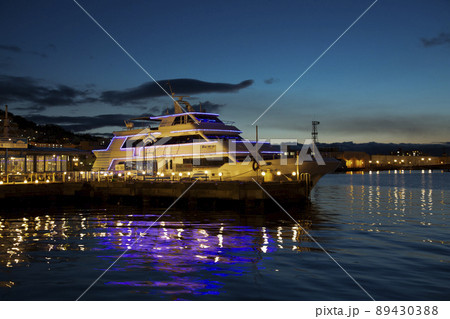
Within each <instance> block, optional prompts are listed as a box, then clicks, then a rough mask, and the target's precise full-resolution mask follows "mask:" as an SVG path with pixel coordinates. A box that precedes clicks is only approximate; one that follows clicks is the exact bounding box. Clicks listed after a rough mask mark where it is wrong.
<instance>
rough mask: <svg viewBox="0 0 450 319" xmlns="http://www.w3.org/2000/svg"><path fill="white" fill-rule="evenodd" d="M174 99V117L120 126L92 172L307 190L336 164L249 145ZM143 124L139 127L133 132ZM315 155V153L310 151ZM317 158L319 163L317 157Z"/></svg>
mask: <svg viewBox="0 0 450 319" xmlns="http://www.w3.org/2000/svg"><path fill="white" fill-rule="evenodd" d="M185 97H186V96H173V98H177V100H175V99H174V113H173V114H166V115H162V116H153V117H141V118H134V119H130V120H126V121H125V126H126V128H125V129H124V130H122V131H116V132H113V134H114V136H113V138H112V139H111V142H110V143H109V145H108V147H107V148H106V149H103V150H95V151H94V154H95V156H96V160H95V163H94V166H93V169H92V170H93V171H98V172H105V173H109V174H111V173H112V174H120V175H124V174H127V175H132V176H135V177H136V176H144V177H146V178H150V179H151V178H158V179H172V180H185V179H203V180H217V181H251V180H252V179H255V180H258V181H264V182H271V181H278V182H283V181H296V180H308V181H309V182H310V183H311V186H314V184H315V183H317V181H318V180H319V179H320V177H322V176H323V175H325V174H327V173H329V172H332V171H334V170H335V169H336V168H337V166H338V164H339V162H338V161H337V160H335V159H331V158H323V161H322V162H321V163H318V162H320V161H316V159H315V158H314V155H312V156H311V155H308V156H307V159H309V160H304V161H299V153H300V152H288V151H282V150H281V148H280V146H279V145H271V144H270V143H268V142H266V141H249V140H246V139H243V138H242V137H241V133H242V132H241V131H240V130H239V129H238V128H237V127H236V126H234V123H233V122H228V121H222V120H221V119H220V118H219V114H216V113H208V112H205V111H202V110H199V111H195V110H194V108H193V107H192V106H191V104H190V103H189V102H188V101H186V100H183V98H185ZM139 123H141V124H142V123H143V124H144V125H143V126H142V127H139V128H138V127H136V126H137V125H138V124H139ZM313 153H314V152H313ZM321 159H322V158H321Z"/></svg>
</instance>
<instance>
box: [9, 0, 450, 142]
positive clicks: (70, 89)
mask: <svg viewBox="0 0 450 319" xmlns="http://www.w3.org/2000/svg"><path fill="white" fill-rule="evenodd" d="M372 2H373V1H366V0H353V1H344V0H343V1H336V0H328V1H325V0H323V1H321V0H315V1H313V0H302V1H300V0H297V1H194V2H192V1H166V2H162V1H111V0H108V1H106V0H102V1H100V0H99V1H86V0H79V3H80V4H81V5H82V6H83V7H84V8H85V9H86V10H87V11H89V12H90V13H91V14H92V16H93V17H95V18H96V19H97V20H98V22H99V23H100V24H101V25H103V27H104V28H105V29H106V30H107V31H108V32H110V34H111V35H112V36H113V37H115V38H116V40H117V41H118V42H119V43H120V44H122V46H123V47H124V48H125V49H126V50H128V52H129V53H130V54H131V55H132V56H134V58H135V59H136V60H137V61H138V62H139V63H140V64H141V65H142V66H143V67H144V68H145V69H146V70H147V71H148V72H149V73H150V74H151V75H152V76H153V77H154V78H155V79H157V80H167V79H191V80H189V81H186V80H178V81H175V80H173V83H176V85H174V90H175V91H176V92H177V93H178V92H179V93H190V95H191V96H192V99H191V102H192V104H198V103H199V102H202V104H203V105H204V106H207V108H208V107H209V110H211V111H218V112H219V113H221V114H222V118H223V119H226V120H234V121H236V125H237V126H238V127H239V128H241V129H242V130H243V131H244V132H245V133H244V134H243V135H244V136H246V137H249V138H253V137H254V127H253V126H252V125H251V123H253V121H255V120H256V118H257V117H258V116H259V115H260V114H261V113H262V112H263V111H264V110H265V109H266V108H267V107H268V106H269V105H270V104H271V103H272V102H273V101H274V100H275V99H276V98H277V97H278V96H279V95H280V94H281V93H282V92H283V91H284V90H285V89H286V88H287V87H288V86H289V85H290V84H291V83H292V82H293V81H294V80H295V79H296V78H297V77H298V76H299V75H300V74H301V73H302V72H303V71H304V70H305V69H306V68H307V67H308V66H309V65H310V64H311V63H312V62H313V61H314V60H315V59H316V58H317V57H318V56H319V55H320V54H321V53H322V52H323V51H324V50H325V49H326V48H327V47H328V46H329V45H330V44H331V43H332V42H333V41H334V40H335V39H336V38H337V37H338V36H339V35H340V34H341V33H342V32H343V31H344V30H345V29H346V28H347V27H348V26H349V25H350V24H351V23H352V22H353V21H354V20H355V19H356V18H357V17H358V16H359V15H360V14H361V13H362V12H363V11H364V10H365V9H366V8H367V7H368V6H369V5H370V4H371V3H372ZM0 6H1V7H0V8H1V10H0V28H1V29H0V30H1V31H0V32H1V38H0V85H1V86H0V103H1V104H9V105H10V109H11V111H12V112H13V113H16V114H20V115H23V116H25V117H27V118H30V119H33V120H36V121H39V122H41V123H44V122H49V123H57V124H63V125H68V127H69V128H72V129H76V130H83V129H84V130H85V129H88V130H89V131H90V132H111V131H112V130H113V129H114V128H113V127H111V126H113V125H118V124H120V123H122V122H123V119H126V118H127V117H133V116H136V115H141V114H154V115H157V114H158V113H161V112H162V110H163V109H165V108H166V107H167V106H169V105H170V104H171V101H170V99H169V98H168V97H167V96H162V95H161V94H160V92H157V90H155V87H154V85H152V84H150V83H148V82H149V81H151V80H150V79H149V78H148V76H147V75H146V74H145V73H144V72H143V71H142V70H140V69H139V68H138V67H137V66H136V64H134V62H133V61H131V59H130V58H129V57H127V56H126V55H125V54H124V52H123V51H121V50H120V48H119V47H118V46H117V45H116V44H115V43H114V42H113V41H112V40H111V39H109V38H108V37H107V35H106V34H105V33H103V31H101V30H100V29H99V27H98V26H97V25H95V24H94V23H93V22H92V21H91V20H90V19H89V18H88V17H87V15H86V14H85V13H84V12H83V11H82V10H81V9H80V8H79V7H78V6H77V5H76V4H75V3H74V2H73V1H71V0H42V1H22V0H15V1H4V0H3V1H2V2H1V5H0ZM177 87H178V89H177ZM449 88H450V1H448V0H432V1H391V0H390V1H388V0H379V1H378V2H377V3H376V4H375V5H374V6H373V8H372V9H371V10H370V11H368V12H367V14H366V15H365V16H364V17H363V18H362V19H361V20H360V21H359V22H358V23H357V24H355V26H354V27H353V28H352V29H350V30H349V31H348V33H346V34H345V35H344V36H343V37H342V39H341V40H340V41H339V42H337V43H336V45H335V46H334V47H333V48H331V49H330V50H329V51H328V53H327V54H326V55H324V56H323V58H322V59H321V60H320V61H319V62H318V63H317V64H316V65H314V66H313V67H312V68H311V69H310V70H309V72H308V73H307V74H306V75H305V76H304V77H303V78H302V79H301V80H300V81H299V82H297V83H296V85H294V86H293V87H292V88H291V89H290V90H289V91H288V93H287V94H286V95H285V96H283V97H282V98H281V99H280V100H279V101H278V103H276V104H275V105H274V106H273V108H272V109H271V110H270V111H269V112H267V113H266V114H265V115H264V117H262V118H261V119H260V120H259V121H258V125H259V127H260V136H261V137H265V138H270V137H275V138H299V139H304V138H308V137H309V136H310V126H311V120H312V119H315V120H319V121H320V122H321V124H320V126H319V138H320V140H321V141H323V142H339V141H355V142H368V141H377V142H389V141H393V142H442V141H449V136H450V125H449V123H450V108H449V104H450V103H449V102H450V89H449ZM183 90H184V91H185V92H182V91H183ZM180 91H181V92H180ZM106 125H108V126H106ZM115 128H116V129H117V127H115Z"/></svg>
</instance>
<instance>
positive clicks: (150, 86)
mask: <svg viewBox="0 0 450 319" xmlns="http://www.w3.org/2000/svg"><path fill="white" fill-rule="evenodd" d="M169 81H170V85H171V87H172V90H173V92H175V93H176V94H179V95H181V94H199V93H231V92H237V91H239V90H241V89H244V88H246V87H249V86H250V85H252V84H253V80H246V81H242V82H241V83H238V84H230V83H214V82H204V81H200V80H195V79H172V80H161V81H158V83H159V84H160V85H161V86H162V87H163V88H164V89H165V90H166V91H167V92H169V91H170V89H169V86H168V82H169ZM160 96H165V93H164V91H163V90H161V88H160V87H159V86H158V85H157V84H156V83H155V82H147V83H144V84H142V85H139V86H137V87H134V88H130V89H126V90H121V91H120V90H116V91H105V92H103V93H102V94H101V96H100V100H101V101H103V102H105V103H109V104H112V105H120V104H126V103H139V101H141V100H144V99H148V98H153V97H160Z"/></svg>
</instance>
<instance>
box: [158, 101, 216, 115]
mask: <svg viewBox="0 0 450 319" xmlns="http://www.w3.org/2000/svg"><path fill="white" fill-rule="evenodd" d="M200 105H201V109H202V111H207V112H218V111H219V109H220V108H222V107H224V106H225V104H218V103H213V102H210V101H205V102H199V103H197V104H191V106H192V107H193V108H194V110H195V111H199V110H200ZM183 107H184V106H183ZM167 110H169V114H173V113H175V108H174V107H173V106H172V107H170V108H159V107H158V108H157V109H155V108H151V109H149V111H151V112H155V113H160V114H163V113H164V114H165V113H166V112H167ZM186 111H187V110H186Z"/></svg>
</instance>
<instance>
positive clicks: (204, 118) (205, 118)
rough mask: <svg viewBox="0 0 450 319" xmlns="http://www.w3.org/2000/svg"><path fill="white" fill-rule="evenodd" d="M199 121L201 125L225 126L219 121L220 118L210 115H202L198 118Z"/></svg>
mask: <svg viewBox="0 0 450 319" xmlns="http://www.w3.org/2000/svg"><path fill="white" fill-rule="evenodd" d="M197 119H198V120H199V121H200V122H201V123H221V124H223V122H222V121H221V120H219V118H218V117H216V116H211V115H210V116H208V115H200V116H197Z"/></svg>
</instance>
